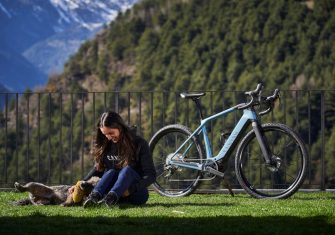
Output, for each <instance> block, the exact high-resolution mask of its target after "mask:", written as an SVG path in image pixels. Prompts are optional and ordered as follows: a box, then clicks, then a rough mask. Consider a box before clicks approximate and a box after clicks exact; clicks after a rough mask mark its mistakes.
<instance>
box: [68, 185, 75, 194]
mask: <svg viewBox="0 0 335 235" xmlns="http://www.w3.org/2000/svg"><path fill="white" fill-rule="evenodd" d="M75 187H76V186H75V185H73V186H71V188H69V189H68V190H67V192H68V193H69V194H71V193H73V192H74V188H75Z"/></svg>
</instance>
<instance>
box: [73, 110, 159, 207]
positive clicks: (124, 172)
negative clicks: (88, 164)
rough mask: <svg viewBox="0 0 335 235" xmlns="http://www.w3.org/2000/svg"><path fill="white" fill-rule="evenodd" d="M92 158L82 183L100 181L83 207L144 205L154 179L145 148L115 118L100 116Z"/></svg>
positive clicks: (148, 151)
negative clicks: (96, 178) (92, 163)
mask: <svg viewBox="0 0 335 235" xmlns="http://www.w3.org/2000/svg"><path fill="white" fill-rule="evenodd" d="M94 158H95V166H94V168H93V169H92V170H91V171H90V173H89V174H88V175H87V176H86V177H85V178H84V180H85V179H89V178H91V177H92V176H99V177H101V179H100V181H99V182H98V184H97V185H96V186H95V188H94V189H93V191H92V192H91V194H90V195H89V196H88V198H87V200H86V201H85V202H84V207H90V206H95V205H97V204H101V203H105V204H106V205H107V206H108V207H112V206H113V205H115V204H116V203H118V202H120V201H124V202H128V203H131V204H136V205H140V204H144V203H146V202H147V200H148V198H149V194H148V189H147V187H148V186H149V185H150V184H152V183H153V182H154V181H155V177H156V172H155V168H154V164H153V160H152V157H151V153H150V150H149V145H148V143H147V142H146V141H145V140H144V139H143V138H141V137H139V136H137V135H135V134H134V133H133V132H132V131H131V130H130V128H129V127H128V126H127V125H126V124H125V123H124V121H123V120H122V118H121V117H120V115H119V114H117V113H115V112H105V113H103V114H102V115H101V118H100V120H99V123H98V128H97V134H96V139H95V146H94ZM70 190H71V189H70Z"/></svg>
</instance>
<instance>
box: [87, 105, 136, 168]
mask: <svg viewBox="0 0 335 235" xmlns="http://www.w3.org/2000/svg"><path fill="white" fill-rule="evenodd" d="M101 127H108V128H117V129H118V130H119V131H120V139H119V141H118V142H117V143H116V145H117V149H118V155H119V157H120V161H119V163H118V165H117V167H119V168H122V167H125V166H127V165H128V164H129V163H131V162H132V161H133V160H134V159H135V145H134V134H133V133H132V131H131V130H130V129H129V127H128V125H126V124H125V123H124V121H123V119H122V118H121V116H120V115H119V114H118V113H116V112H111V111H110V112H104V113H103V114H102V115H101V117H100V119H99V122H98V124H97V133H96V137H95V143H94V150H93V155H94V160H95V163H96V165H95V166H96V169H97V170H98V171H103V170H104V169H105V166H104V165H103V161H102V158H103V156H104V155H106V154H107V152H108V150H109V149H110V146H111V144H113V143H112V142H111V141H109V140H108V139H107V137H106V136H105V135H104V134H102V132H101V130H100V128H101Z"/></svg>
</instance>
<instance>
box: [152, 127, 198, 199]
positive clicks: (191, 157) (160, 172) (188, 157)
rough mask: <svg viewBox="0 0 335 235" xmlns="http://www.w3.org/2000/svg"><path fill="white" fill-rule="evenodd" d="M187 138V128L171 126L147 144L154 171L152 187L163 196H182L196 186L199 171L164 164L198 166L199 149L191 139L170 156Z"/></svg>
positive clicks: (162, 130) (188, 132)
mask: <svg viewBox="0 0 335 235" xmlns="http://www.w3.org/2000/svg"><path fill="white" fill-rule="evenodd" d="M190 135H191V132H190V131H189V129H188V128H187V127H185V126H182V125H178V124H174V125H169V126H166V127H163V128H162V129H160V130H159V131H158V132H157V133H156V134H155V135H154V136H153V137H152V139H151V140H150V142H149V146H150V150H151V153H152V158H153V161H154V165H155V169H156V181H155V182H154V183H153V188H154V189H155V191H157V192H158V193H159V194H161V195H163V196H168V197H178V196H186V195H189V194H191V193H192V192H193V191H194V190H195V189H196V187H197V185H198V182H199V179H200V177H201V172H200V171H198V170H195V169H190V168H186V167H180V166H175V165H169V164H168V162H169V160H175V161H183V162H196V163H201V160H202V159H203V154H202V149H201V146H200V144H199V142H198V140H197V138H195V137H193V138H191V139H190V140H189V141H188V142H187V144H186V145H185V146H184V147H183V148H182V149H181V150H180V151H179V152H178V153H176V154H174V153H175V152H176V150H177V149H178V148H179V147H180V146H181V144H182V143H184V142H185V141H186V140H187V139H188V138H189V136H190Z"/></svg>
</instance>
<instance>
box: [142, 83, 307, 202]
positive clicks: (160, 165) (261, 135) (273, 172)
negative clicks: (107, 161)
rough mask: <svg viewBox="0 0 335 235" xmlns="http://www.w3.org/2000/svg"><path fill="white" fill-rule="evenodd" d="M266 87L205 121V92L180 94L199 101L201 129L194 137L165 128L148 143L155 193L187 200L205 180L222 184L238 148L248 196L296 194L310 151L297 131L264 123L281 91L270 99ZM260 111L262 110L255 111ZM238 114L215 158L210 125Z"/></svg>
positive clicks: (242, 182) (241, 176)
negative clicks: (202, 98) (153, 173)
mask: <svg viewBox="0 0 335 235" xmlns="http://www.w3.org/2000/svg"><path fill="white" fill-rule="evenodd" d="M263 87H264V86H263V84H262V83H259V84H258V85H257V87H256V89H255V90H253V91H247V92H245V95H246V96H247V98H248V99H247V102H246V103H241V104H238V105H235V106H233V107H231V108H228V109H225V110H223V111H221V112H219V113H216V114H214V115H211V116H209V117H207V118H204V117H203V114H202V111H201V105H200V97H202V96H204V95H205V93H181V94H180V96H181V97H182V98H184V99H191V100H192V101H194V102H195V104H196V107H197V110H198V113H199V116H200V125H199V126H198V127H197V128H196V129H195V130H194V131H193V132H191V131H190V130H189V128H187V127H186V126H183V125H180V124H172V125H167V126H165V127H163V128H161V129H160V130H158V131H157V132H156V133H155V134H154V135H153V137H152V138H151V140H150V141H149V146H150V151H151V153H152V156H153V160H154V165H155V169H156V173H157V177H156V181H155V182H154V184H153V188H154V189H155V190H156V191H157V192H158V193H159V194H161V195H164V196H169V197H178V196H186V195H189V194H191V193H192V192H194V190H195V189H196V188H197V186H198V185H199V182H200V181H202V180H203V179H205V178H206V177H207V179H212V178H213V177H220V178H222V179H224V176H225V167H222V166H224V165H225V164H227V162H228V159H229V158H230V157H231V155H232V153H233V152H234V151H235V149H236V147H237V146H238V147H237V151H236V154H235V174H236V178H237V180H238V182H239V184H240V185H241V187H242V188H243V189H244V190H245V191H246V192H247V193H249V194H250V195H251V196H253V197H256V198H278V199H279V198H287V197H289V196H291V195H292V194H294V193H295V192H296V191H297V190H298V189H299V187H300V186H301V184H302V183H303V181H304V178H305V174H306V168H307V159H308V156H307V151H306V147H305V144H304V142H303V141H302V139H301V137H300V136H299V135H298V134H297V132H295V131H294V130H293V129H292V128H290V127H288V126H286V125H285V124H281V123H266V124H261V121H260V116H262V115H264V114H267V113H269V112H271V111H272V110H273V108H274V104H275V101H276V100H277V99H278V98H279V96H280V95H279V90H278V89H275V90H274V92H273V94H272V95H270V96H267V97H266V96H262V90H263ZM259 107H263V108H262V109H260V111H259V112H257V111H256V110H258V108H259ZM239 110H242V111H243V114H242V115H241V117H240V119H239V120H238V122H237V123H236V124H235V126H234V128H233V130H232V131H231V133H229V136H228V138H226V141H225V142H224V144H223V146H222V148H221V149H220V150H219V152H218V153H217V154H216V155H214V154H213V150H212V147H211V141H210V138H209V134H208V133H209V132H208V129H209V124H210V122H211V121H213V120H216V119H218V118H224V117H226V116H227V115H228V114H230V113H234V112H237V111H239ZM248 127H249V128H250V127H251V130H250V129H249V130H248ZM212 131H214V130H212ZM229 189H230V188H229ZM230 190H231V189H230Z"/></svg>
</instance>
